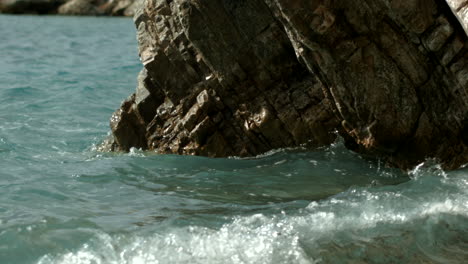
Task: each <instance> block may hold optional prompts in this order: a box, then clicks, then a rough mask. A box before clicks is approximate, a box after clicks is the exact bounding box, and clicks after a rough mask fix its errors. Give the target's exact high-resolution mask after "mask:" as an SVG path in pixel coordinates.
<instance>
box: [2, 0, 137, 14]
mask: <svg viewBox="0 0 468 264" xmlns="http://www.w3.org/2000/svg"><path fill="white" fill-rule="evenodd" d="M142 2H143V0H0V13H11V14H60V15H86V16H99V15H112V16H122V15H124V16H133V15H134V14H135V10H136V7H137V6H139V5H141V4H142Z"/></svg>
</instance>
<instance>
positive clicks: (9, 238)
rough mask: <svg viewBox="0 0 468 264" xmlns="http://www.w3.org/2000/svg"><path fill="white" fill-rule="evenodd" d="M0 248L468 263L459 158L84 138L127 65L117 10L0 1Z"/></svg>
mask: <svg viewBox="0 0 468 264" xmlns="http://www.w3.org/2000/svg"><path fill="white" fill-rule="evenodd" d="M0 36H1V41H0V264H9V263H11V264H21V263H38V264H48V263H83V264H93V263H95V264H99V263H102V264H107V263H468V168H462V169H459V170H456V171H452V172H444V171H443V170H441V169H440V166H438V164H437V163H435V162H431V161H428V162H426V163H425V164H421V165H420V166H418V167H416V168H415V169H414V170H412V171H411V172H409V173H403V172H401V171H400V170H397V169H389V168H385V167H384V166H383V164H381V163H380V162H378V161H369V160H365V159H363V158H361V157H360V156H359V155H356V154H354V153H352V152H350V151H348V150H346V149H345V148H344V147H343V144H342V143H341V142H340V141H339V140H338V141H337V142H336V143H335V144H333V145H332V146H329V147H325V148H321V149H318V150H305V149H300V148H299V149H279V150H274V151H271V152H269V153H265V154H264V155H261V156H258V157H255V158H250V159H238V158H229V159H209V158H204V157H190V156H175V155H158V154H156V153H151V152H142V151H140V150H132V151H131V152H130V153H100V152H98V151H96V146H97V145H98V144H99V143H100V142H102V140H104V139H105V138H106V136H107V135H108V132H109V130H110V129H109V125H108V120H109V117H110V116H111V114H112V112H113V111H114V110H115V109H117V108H118V107H119V105H120V103H121V101H122V100H123V99H124V98H125V97H127V96H128V95H130V94H131V93H132V92H133V91H134V89H135V86H136V76H137V73H138V71H139V70H140V69H141V64H140V62H139V59H138V52H137V44H136V40H135V30H134V26H133V23H132V20H131V19H127V18H78V17H47V16H0Z"/></svg>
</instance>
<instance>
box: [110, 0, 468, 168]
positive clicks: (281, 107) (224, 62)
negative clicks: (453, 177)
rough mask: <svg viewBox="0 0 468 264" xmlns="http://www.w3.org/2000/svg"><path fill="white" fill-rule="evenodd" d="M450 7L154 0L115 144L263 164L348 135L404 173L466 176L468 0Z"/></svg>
mask: <svg viewBox="0 0 468 264" xmlns="http://www.w3.org/2000/svg"><path fill="white" fill-rule="evenodd" d="M462 2H463V3H462ZM448 3H449V4H450V6H449V5H448V4H447V3H446V2H444V1H435V0H393V1H390V0H364V1H330V0H322V1H319V0H316V1H310V0H236V1H233V0H203V1H202V0H191V1H188V0H176V1H171V0H146V1H145V3H144V5H143V8H142V9H141V10H139V11H138V12H137V14H136V15H135V17H134V20H135V24H136V26H137V28H138V41H139V52H140V57H141V60H142V63H143V65H144V69H143V70H142V72H141V73H140V75H139V77H138V87H137V90H136V92H135V94H133V95H132V96H131V97H129V98H128V99H127V100H125V101H124V102H123V104H122V106H121V108H120V109H119V110H117V111H116V112H115V113H114V115H113V116H112V118H111V128H112V132H113V139H112V140H111V143H110V146H111V148H112V149H113V150H124V151H127V150H128V149H129V148H130V147H137V148H144V149H151V150H157V151H159V152H161V153H178V154H195V155H207V156H213V157H222V156H231V155H236V156H251V155H256V154H259V153H262V152H265V151H267V150H270V149H274V148H281V147H291V146H298V145H303V144H306V145H308V146H312V147H314V146H320V145H325V144H329V143H330V142H332V141H333V140H334V139H335V137H336V133H335V131H338V132H339V134H341V135H342V137H343V138H344V139H345V141H346V145H347V146H348V147H349V148H351V149H353V150H355V151H358V152H360V153H363V154H367V155H371V156H375V157H379V158H383V159H385V160H387V161H388V162H389V163H390V164H392V165H394V166H398V167H401V168H409V167H411V166H414V165H415V164H416V163H418V162H421V161H423V160H424V159H426V158H431V157H432V158H437V159H438V160H439V161H440V162H442V164H443V165H444V166H445V167H446V168H456V167H458V166H460V165H462V164H464V163H466V162H468V88H467V86H468V53H467V50H468V45H467V42H466V40H467V34H466V32H465V31H464V28H463V27H464V26H466V24H467V20H466V15H465V16H464V14H465V13H463V12H465V11H460V10H465V9H464V8H465V7H466V3H468V1H455V0H454V1H449V2H448ZM451 7H452V9H451ZM452 10H453V11H452ZM460 12H461V13H460ZM454 13H455V14H457V15H454ZM460 22H462V23H460ZM463 24H464V25H463Z"/></svg>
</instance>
